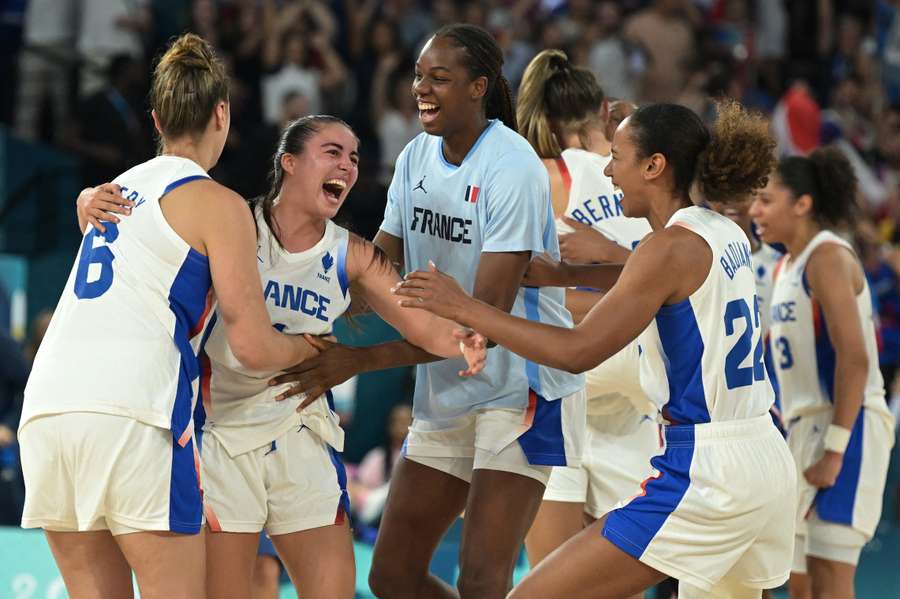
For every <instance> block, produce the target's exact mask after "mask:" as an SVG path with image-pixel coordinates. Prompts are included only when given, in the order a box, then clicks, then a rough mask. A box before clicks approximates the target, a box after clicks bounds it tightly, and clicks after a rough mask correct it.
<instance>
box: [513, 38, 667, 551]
mask: <svg viewBox="0 0 900 599" xmlns="http://www.w3.org/2000/svg"><path fill="white" fill-rule="evenodd" d="M516 108H517V118H518V121H519V128H520V130H521V131H522V134H523V135H524V136H525V138H526V139H528V141H529V142H530V143H531V145H532V147H534V149H535V150H536V151H537V153H538V155H539V156H541V157H542V158H543V162H544V166H545V167H547V171H548V172H549V174H550V191H551V194H552V196H553V204H554V212H555V213H556V214H557V216H558V219H557V223H556V226H557V229H558V230H560V231H568V232H571V231H572V230H573V227H572V225H574V226H575V227H579V228H580V232H579V233H578V235H579V236H588V235H590V236H591V237H593V238H596V240H597V242H598V243H597V245H600V247H601V248H603V249H605V247H604V246H608V245H611V246H613V248H614V249H613V251H606V252H598V254H601V253H602V254H603V255H596V256H590V257H587V258H586V259H583V260H584V261H597V262H599V261H615V262H624V261H625V260H626V259H627V258H628V256H629V255H630V253H631V249H632V247H634V246H635V245H637V243H638V242H639V241H640V240H641V239H642V238H643V237H644V236H645V235H646V234H647V233H649V232H650V224H649V223H648V222H647V219H644V218H628V217H627V216H625V215H624V214H622V208H621V200H622V192H621V191H620V190H618V189H616V188H615V186H614V185H613V184H612V181H611V180H610V179H609V177H607V176H606V175H604V174H603V170H604V169H605V168H606V165H607V164H608V163H609V161H610V157H609V150H610V142H609V141H608V140H607V139H606V137H605V135H604V129H605V127H604V125H605V124H606V121H608V120H609V107H608V105H607V101H606V98H605V97H604V95H603V90H602V89H601V88H600V85H599V84H598V83H597V80H596V78H595V77H594V74H593V73H591V72H590V71H588V70H587V69H583V68H579V67H576V66H575V65H572V64H570V63H569V60H568V58H567V57H566V55H565V53H563V52H562V51H561V50H544V51H543V52H540V53H539V54H538V55H537V56H535V57H534V59H533V60H532V61H531V63H530V64H529V65H528V68H527V69H525V75H524V77H523V79H522V85H521V86H520V88H519V95H518V104H517V107H516ZM563 219H565V220H563ZM576 219H577V220H576ZM570 223H571V225H570ZM568 237H569V235H566V234H561V235H560V246H561V251H562V254H563V258H566V248H565V244H566V241H567V238H568ZM612 240H615V241H612ZM575 261H582V260H575ZM601 297H602V293H599V292H596V291H592V290H588V289H567V290H566V307H567V308H568V309H569V311H570V312H571V313H572V315H573V318H574V319H575V321H576V322H578V321H580V320H581V318H583V317H584V315H585V314H586V313H587V311H588V310H589V309H590V308H591V307H592V306H593V305H594V304H595V303H596V302H597V301H598V300H599V299H600V298H601ZM585 382H586V387H585V390H586V393H587V400H588V402H587V414H588V416H587V431H588V436H587V447H586V451H585V455H584V457H583V459H582V465H581V468H554V469H553V472H552V473H551V475H550V481H549V482H548V483H547V490H546V491H545V492H544V500H543V502H542V503H541V507H540V510H538V515H537V517H536V518H535V521H534V524H533V525H532V527H531V530H530V531H529V533H528V538H527V539H526V543H525V544H526V547H527V549H528V559H529V561H530V562H531V564H532V565H535V564H537V563H538V562H539V561H541V560H542V559H543V558H544V557H545V556H547V555H549V554H550V552H552V551H553V550H554V549H556V548H557V547H558V546H559V545H562V543H563V542H565V541H566V540H567V539H568V538H569V537H572V536H574V535H575V534H576V533H578V532H579V531H580V530H581V529H582V528H584V526H585V523H588V524H589V523H591V522H593V521H594V520H596V519H597V518H600V517H601V516H603V514H605V513H606V512H608V511H609V510H611V509H612V508H613V507H614V506H615V505H616V504H617V503H618V502H619V501H620V500H622V499H625V498H627V497H629V496H631V495H632V494H634V493H635V489H638V488H639V487H640V484H641V481H642V480H643V477H644V471H645V470H646V467H647V466H648V464H649V463H650V458H651V457H652V455H653V454H654V453H656V452H657V451H658V450H659V441H658V434H657V430H656V428H657V427H656V425H655V423H654V422H652V421H651V420H650V419H647V418H645V417H644V415H645V414H651V413H652V406H651V405H650V404H649V403H648V401H647V397H646V395H645V394H644V392H643V391H642V390H641V387H640V381H639V380H638V347H637V342H636V341H634V342H632V343H629V344H628V345H627V346H626V347H625V348H624V349H623V350H622V351H621V352H619V353H618V354H616V355H615V356H614V357H612V358H610V359H609V360H607V361H606V362H604V363H603V364H601V365H600V366H598V367H597V368H594V369H592V370H590V371H588V372H586V373H585Z"/></svg>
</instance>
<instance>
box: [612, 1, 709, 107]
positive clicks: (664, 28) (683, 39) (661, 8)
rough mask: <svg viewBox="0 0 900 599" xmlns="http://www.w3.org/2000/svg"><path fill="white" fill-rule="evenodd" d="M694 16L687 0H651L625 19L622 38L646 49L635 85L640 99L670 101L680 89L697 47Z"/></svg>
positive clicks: (693, 10) (693, 11) (694, 10)
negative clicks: (644, 62)
mask: <svg viewBox="0 0 900 599" xmlns="http://www.w3.org/2000/svg"><path fill="white" fill-rule="evenodd" d="M697 18H698V17H697V15H696V9H694V8H693V5H692V4H691V3H690V2H689V1H688V0H654V2H653V4H652V5H651V6H649V7H648V8H645V9H644V10H641V11H639V12H637V13H635V14H634V15H632V16H631V17H629V18H628V20H627V21H626V22H625V30H624V35H625V39H627V40H628V41H630V42H631V43H633V44H636V45H638V46H640V47H642V48H644V49H646V51H647V55H648V59H649V60H648V65H647V70H646V71H645V73H644V76H643V77H642V78H641V81H640V84H639V87H638V93H637V98H638V99H639V100H640V101H642V102H663V101H671V100H672V99H673V98H675V97H676V96H677V95H678V93H679V92H680V91H681V90H682V88H683V87H684V84H685V81H686V80H687V75H688V67H689V65H690V62H691V60H692V59H693V58H694V54H695V53H696V51H697V48H696V45H695V42H694V35H695V29H694V27H695V22H696V19H697ZM601 81H602V79H601ZM626 97H631V96H626Z"/></svg>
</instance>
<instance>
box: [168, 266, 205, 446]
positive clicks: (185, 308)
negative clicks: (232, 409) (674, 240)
mask: <svg viewBox="0 0 900 599" xmlns="http://www.w3.org/2000/svg"><path fill="white" fill-rule="evenodd" d="M211 286H212V279H211V277H210V274H209V258H207V257H206V256H204V255H203V254H201V253H200V252H198V251H196V250H194V249H191V250H189V251H188V253H187V255H186V256H185V259H184V262H183V263H182V264H181V268H180V269H179V270H178V274H177V275H175V280H174V281H173V282H172V287H171V288H170V289H169V309H170V310H171V311H172V313H173V314H174V315H175V330H174V331H173V333H172V338H173V341H174V342H175V346H176V347H177V348H178V352H179V354H181V364H180V367H179V369H178V387H177V389H176V391H175V405H174V407H173V409H172V419H171V429H172V433H173V435H174V436H175V440H176V442H177V440H178V439H179V438H180V437H181V434H182V433H183V432H184V430H185V429H186V428H187V427H188V425H189V424H190V422H191V417H192V415H193V408H194V404H193V399H194V389H193V382H194V380H195V379H196V378H197V377H198V376H199V375H200V361H199V359H198V358H197V355H196V354H195V353H194V350H193V348H192V347H191V339H190V334H191V331H192V330H193V329H194V328H195V327H196V326H197V325H198V324H200V320H201V319H202V318H203V313H204V311H205V309H206V298H207V295H208V294H209V289H210V287H211Z"/></svg>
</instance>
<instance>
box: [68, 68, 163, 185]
mask: <svg viewBox="0 0 900 599" xmlns="http://www.w3.org/2000/svg"><path fill="white" fill-rule="evenodd" d="M107 70H108V73H109V74H108V79H109V81H110V83H109V84H108V85H106V86H105V87H104V88H103V89H101V90H99V91H97V92H95V93H93V94H91V95H90V96H88V97H87V98H86V99H85V100H84V101H83V102H81V104H80V106H79V108H78V118H77V119H73V120H71V122H70V123H69V134H68V135H67V139H68V144H69V148H70V149H71V150H72V151H74V152H75V153H76V154H78V155H79V156H80V157H81V158H82V160H83V161H84V162H83V166H82V177H83V179H84V183H86V184H90V185H96V184H99V183H102V182H103V181H111V180H112V179H113V178H114V177H116V176H117V175H118V174H119V173H121V172H122V171H124V170H125V169H126V168H127V167H128V166H130V165H132V164H137V163H139V162H142V161H144V160H147V159H149V158H150V157H152V156H153V147H152V144H151V140H150V137H149V135H148V134H147V130H146V128H145V127H144V126H142V122H141V120H142V118H143V115H144V114H145V113H146V110H145V108H144V97H145V95H146V89H145V85H146V82H147V72H146V69H145V68H144V65H143V63H142V62H140V60H139V59H136V58H134V57H133V56H130V55H128V54H119V55H117V56H115V57H113V58H112V60H111V61H110V63H109V68H108V69H107ZM144 124H146V119H144Z"/></svg>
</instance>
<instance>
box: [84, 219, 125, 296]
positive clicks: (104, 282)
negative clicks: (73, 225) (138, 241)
mask: <svg viewBox="0 0 900 599" xmlns="http://www.w3.org/2000/svg"><path fill="white" fill-rule="evenodd" d="M104 224H105V225H106V233H101V232H100V231H98V230H97V229H91V232H90V234H88V235H85V236H84V241H82V242H81V257H80V258H79V259H78V272H76V273H75V296H76V297H77V298H78V299H94V298H97V297H100V296H101V295H103V294H104V293H106V291H107V290H108V289H109V288H110V287H111V286H112V282H113V268H112V263H113V260H115V259H116V257H115V256H114V255H113V253H112V250H111V249H109V244H111V243H112V242H114V241H115V240H116V239H117V238H118V237H119V227H117V226H116V225H115V224H114V223H104ZM97 237H101V238H103V239H104V240H105V243H103V244H102V245H98V246H96V247H94V239H95V238H97ZM93 264H96V265H97V267H96V268H95V269H94V272H91V270H92V269H91V265H93ZM97 268H99V270H100V272H99V274H98V273H97V272H96V270H97ZM89 276H90V277H91V281H88V277H89Z"/></svg>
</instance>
